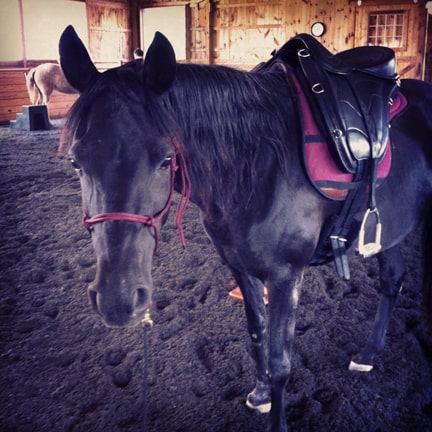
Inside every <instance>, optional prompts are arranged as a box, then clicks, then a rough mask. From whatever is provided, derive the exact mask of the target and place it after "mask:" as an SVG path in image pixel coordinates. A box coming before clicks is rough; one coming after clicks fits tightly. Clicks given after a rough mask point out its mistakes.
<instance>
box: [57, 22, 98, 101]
mask: <svg viewBox="0 0 432 432" xmlns="http://www.w3.org/2000/svg"><path fill="white" fill-rule="evenodd" d="M59 54H60V65H61V68H62V69H63V73H64V74H65V77H66V79H67V80H68V82H69V84H70V85H71V86H72V87H74V88H76V89H77V90H78V91H79V92H82V91H84V90H85V89H86V88H87V87H89V86H90V85H91V84H92V83H93V81H94V80H95V79H96V78H97V76H98V75H99V72H98V70H97V69H96V66H95V65H94V64H93V62H92V61H91V59H90V56H89V54H88V52H87V49H86V47H85V46H84V44H83V43H82V41H81V39H80V38H79V37H78V35H77V33H76V31H75V29H74V28H73V27H72V26H71V25H69V26H67V27H66V29H65V30H64V31H63V33H62V35H61V37H60V42H59Z"/></svg>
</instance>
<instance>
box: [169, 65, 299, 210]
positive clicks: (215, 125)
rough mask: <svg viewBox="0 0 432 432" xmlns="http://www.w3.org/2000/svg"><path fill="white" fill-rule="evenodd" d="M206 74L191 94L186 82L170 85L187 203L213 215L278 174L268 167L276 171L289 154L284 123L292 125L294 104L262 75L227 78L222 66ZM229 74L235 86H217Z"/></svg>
mask: <svg viewBox="0 0 432 432" xmlns="http://www.w3.org/2000/svg"><path fill="white" fill-rule="evenodd" d="M205 72H206V71H205ZM215 72H216V74H217V73H218V70H216V71H215ZM205 78H206V80H205V81H204V83H203V84H202V85H200V86H197V83H195V84H194V86H195V87H194V88H193V90H192V91H190V92H189V91H188V90H189V89H188V88H187V85H186V84H190V83H187V82H186V83H181V84H182V85H183V88H180V89H175V93H174V95H173V96H174V101H173V107H174V110H175V112H174V116H175V117H176V119H177V121H178V124H179V126H180V128H181V129H182V131H183V134H184V135H183V147H184V155H185V159H186V164H187V166H188V171H189V173H190V177H191V182H192V201H193V202H195V203H196V204H198V206H199V207H200V208H201V209H202V210H203V211H204V213H212V214H218V213H223V212H224V211H227V212H231V211H232V210H233V209H234V208H236V207H239V206H242V205H247V203H248V202H249V200H250V196H251V194H253V193H254V190H255V189H256V187H257V185H256V184H255V183H256V182H259V181H264V182H265V181H266V179H264V180H262V178H263V177H264V176H272V175H277V174H271V172H272V170H271V169H268V166H267V165H271V166H272V167H273V169H275V170H276V171H278V172H280V168H281V166H280V165H282V164H284V161H285V160H286V155H287V153H288V152H289V151H291V152H292V146H291V150H288V149H289V147H290V143H291V142H295V141H296V133H295V132H296V131H295V128H294V129H291V130H288V127H287V124H290V123H293V109H292V107H293V105H292V102H290V100H291V98H290V93H289V89H288V88H287V87H286V88H282V89H281V88H280V82H279V83H278V84H279V87H277V85H276V84H275V83H272V82H271V80H270V78H267V77H266V79H265V80H263V81H262V82H258V84H257V83H256V82H255V80H254V79H251V77H250V76H246V74H245V76H242V73H241V72H240V73H239V72H238V71H234V72H233V73H232V77H230V71H229V70H226V69H224V70H223V71H222V73H221V76H216V77H215V78H212V77H211V76H210V77H209V76H208V75H206V76H205ZM230 78H232V80H235V79H239V80H240V84H239V85H235V83H229V82H222V84H221V80H222V79H225V80H229V79H230ZM183 79H184V80H186V79H187V78H185V77H183ZM212 79H214V80H215V82H213V81H212ZM256 81H259V77H258V78H257V79H256ZM266 86H267V87H266ZM276 88H277V89H276ZM190 94H192V95H193V96H190ZM275 98H278V99H279V98H280V103H275V100H274V99H275ZM191 100H192V101H191ZM279 110H280V112H279ZM281 120H282V121H281ZM260 122H261V123H260ZM291 128H293V125H292V126H291ZM282 170H283V168H282Z"/></svg>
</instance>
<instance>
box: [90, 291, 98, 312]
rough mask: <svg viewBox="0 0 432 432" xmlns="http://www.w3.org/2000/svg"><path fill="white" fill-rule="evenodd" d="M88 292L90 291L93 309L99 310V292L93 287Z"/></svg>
mask: <svg viewBox="0 0 432 432" xmlns="http://www.w3.org/2000/svg"><path fill="white" fill-rule="evenodd" d="M88 293H89V297H90V302H91V305H92V307H93V309H94V310H96V311H97V295H98V294H97V292H96V291H94V290H92V289H89V290H88Z"/></svg>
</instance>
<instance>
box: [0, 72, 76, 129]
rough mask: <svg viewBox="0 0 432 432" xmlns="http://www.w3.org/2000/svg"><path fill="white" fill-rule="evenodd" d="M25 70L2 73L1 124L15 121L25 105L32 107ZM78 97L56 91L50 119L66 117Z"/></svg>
mask: <svg viewBox="0 0 432 432" xmlns="http://www.w3.org/2000/svg"><path fill="white" fill-rule="evenodd" d="M24 72H25V69H9V70H2V71H0V124H3V123H7V122H9V121H10V120H15V118H16V114H17V113H19V112H21V111H22V107H23V105H31V101H30V98H29V96H28V93H27V87H26V83H25V78H24ZM77 98H78V95H76V94H75V95H69V94H63V93H59V92H57V91H54V92H53V94H52V95H51V101H50V103H49V105H48V114H49V116H50V118H53V119H54V118H61V117H64V116H65V115H66V114H67V112H68V110H69V108H70V107H71V106H72V104H73V103H74V102H75V100H76V99H77Z"/></svg>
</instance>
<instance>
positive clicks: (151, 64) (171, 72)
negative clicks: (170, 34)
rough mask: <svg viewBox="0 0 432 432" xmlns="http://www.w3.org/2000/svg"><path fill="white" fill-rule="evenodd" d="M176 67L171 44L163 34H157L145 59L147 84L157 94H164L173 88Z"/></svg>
mask: <svg viewBox="0 0 432 432" xmlns="http://www.w3.org/2000/svg"><path fill="white" fill-rule="evenodd" d="M176 67H177V64H176V58H175V53H174V49H173V47H172V45H171V43H170V42H169V40H168V39H167V38H166V37H165V36H164V35H163V34H162V33H159V32H156V33H155V36H154V39H153V42H152V43H151V45H150V46H149V48H148V50H147V54H146V56H145V59H144V74H145V75H144V79H145V83H146V84H147V85H148V86H149V87H150V88H151V89H152V90H153V91H154V92H155V93H157V94H161V93H163V92H164V91H166V90H168V89H169V88H170V87H171V84H172V82H173V80H174V77H175V73H176Z"/></svg>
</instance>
